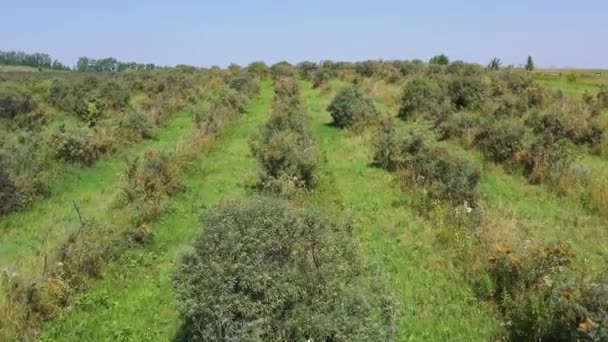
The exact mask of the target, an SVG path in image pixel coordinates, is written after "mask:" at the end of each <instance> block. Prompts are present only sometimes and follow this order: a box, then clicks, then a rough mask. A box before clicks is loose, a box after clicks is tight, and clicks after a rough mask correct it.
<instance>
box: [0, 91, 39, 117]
mask: <svg viewBox="0 0 608 342" xmlns="http://www.w3.org/2000/svg"><path fill="white" fill-rule="evenodd" d="M35 108H36V104H35V102H34V100H33V98H32V96H31V95H30V94H29V93H28V92H26V91H25V90H22V89H19V88H15V87H2V88H0V118H8V119H11V118H13V117H15V116H16V115H18V114H25V113H28V112H30V111H32V110H34V109H35Z"/></svg>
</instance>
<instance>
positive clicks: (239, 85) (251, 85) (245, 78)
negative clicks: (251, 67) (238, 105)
mask: <svg viewBox="0 0 608 342" xmlns="http://www.w3.org/2000/svg"><path fill="white" fill-rule="evenodd" d="M229 86H230V88H232V89H234V90H236V91H238V92H240V93H242V94H245V95H247V96H253V95H257V94H259V92H260V82H259V81H258V80H257V79H256V78H254V77H253V76H252V75H251V74H250V73H242V74H241V75H238V76H235V77H233V78H232V79H231V80H230V82H229Z"/></svg>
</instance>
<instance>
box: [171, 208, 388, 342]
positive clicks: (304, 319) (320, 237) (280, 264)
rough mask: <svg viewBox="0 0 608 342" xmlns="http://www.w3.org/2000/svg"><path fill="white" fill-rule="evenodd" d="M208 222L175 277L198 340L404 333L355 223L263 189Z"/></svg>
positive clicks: (381, 337) (375, 337)
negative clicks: (261, 195)
mask: <svg viewBox="0 0 608 342" xmlns="http://www.w3.org/2000/svg"><path fill="white" fill-rule="evenodd" d="M204 225H205V229H204V231H203V232H202V233H201V235H200V236H199V237H198V238H197V239H196V241H195V242H194V246H193V249H192V250H191V251H189V252H188V253H186V254H185V255H184V256H183V260H182V263H181V265H179V267H178V269H177V271H176V272H175V275H174V281H173V283H174V288H175V293H176V297H177V300H178V308H179V311H180V313H181V315H182V317H183V318H184V320H185V324H186V329H187V330H188V333H189V336H188V338H189V339H190V340H192V341H227V340H239V341H250V340H263V341H286V340H291V341H312V340H314V341H330V340H340V341H352V340H357V341H363V340H365V341H390V340H393V339H394V338H395V336H394V332H395V322H396V310H395V302H394V301H393V299H392V297H391V295H390V293H389V291H388V288H387V287H386V286H385V283H384V282H383V281H381V280H382V279H380V278H378V277H377V276H373V273H371V272H370V270H369V269H368V267H367V266H366V265H365V264H364V263H363V262H362V260H361V257H360V256H359V252H358V249H357V244H356V242H355V240H354V238H353V237H352V227H351V226H349V225H348V224H344V223H334V222H331V221H329V220H328V219H326V218H325V217H324V216H323V215H321V214H320V213H319V212H317V211H311V210H302V209H295V208H293V207H291V206H290V205H288V204H286V203H284V202H280V201H277V200H272V199H260V200H255V201H253V202H250V203H243V204H240V203H229V204H227V205H226V206H224V207H222V208H219V209H217V210H215V211H213V212H210V213H208V214H207V215H205V217H204ZM244 242H245V243H244Z"/></svg>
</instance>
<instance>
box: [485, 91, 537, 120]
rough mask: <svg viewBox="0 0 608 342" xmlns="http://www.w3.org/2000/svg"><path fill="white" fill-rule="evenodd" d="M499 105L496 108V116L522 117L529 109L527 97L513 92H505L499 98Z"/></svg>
mask: <svg viewBox="0 0 608 342" xmlns="http://www.w3.org/2000/svg"><path fill="white" fill-rule="evenodd" d="M497 101H498V106H497V107H496V109H495V110H494V113H493V114H494V116H497V117H505V118H518V117H522V116H523V115H524V114H525V113H526V112H527V111H528V106H527V103H526V102H527V99H526V98H524V97H521V96H517V95H513V94H503V95H501V96H500V97H498V99H497Z"/></svg>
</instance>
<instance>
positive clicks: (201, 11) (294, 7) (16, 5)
mask: <svg viewBox="0 0 608 342" xmlns="http://www.w3.org/2000/svg"><path fill="white" fill-rule="evenodd" d="M0 32H1V34H0V50H22V51H27V52H34V51H40V52H47V53H49V54H51V55H52V56H53V57H55V58H58V59H59V60H61V61H62V62H64V63H67V64H68V65H73V64H75V62H76V60H77V58H78V57H79V56H90V57H94V58H99V57H108V56H112V57H116V58H118V59H119V60H125V61H131V60H133V61H137V62H152V63H157V64H161V65H175V64H180V63H184V64H192V65H200V66H210V65H221V66H225V65H227V64H229V63H231V62H234V63H238V64H246V63H249V62H251V61H253V60H263V61H266V62H268V63H272V62H276V61H279V60H288V61H292V62H294V61H302V60H312V61H320V60H323V59H332V60H364V59H379V58H382V59H412V58H420V59H425V60H426V59H428V58H429V57H430V56H432V55H434V54H438V53H442V52H445V53H446V54H447V55H448V56H449V57H450V58H451V59H453V60H454V59H462V60H466V61H470V62H479V63H484V64H485V63H487V62H488V61H489V60H490V59H491V58H492V57H493V56H497V57H499V58H501V59H502V60H503V62H504V63H505V64H521V63H523V62H524V60H525V58H526V56H527V55H528V54H530V55H532V56H533V57H534V59H535V61H536V64H537V65H542V66H545V67H549V66H560V67H603V68H608V1H607V0H568V1H566V0H553V1H547V0H536V1H535V0H510V1H480V0H472V1H457V0H454V1H447V0H445V1H439V0H435V1H389V0H375V1H356V0H350V1H343V0H339V1H329V0H325V1H322V0H305V1H297V2H296V1H288V0H284V1H278V0H251V1H230V0H224V1H214V2H211V1H203V0H200V1H180V0H174V1H155V0H150V1H143V0H121V1H118V0H105V1H95V0H89V1H76V0H71V1H63V0H55V1H42V0H29V1H28V0H26V1H17V0H13V1H11V0H0Z"/></svg>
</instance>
